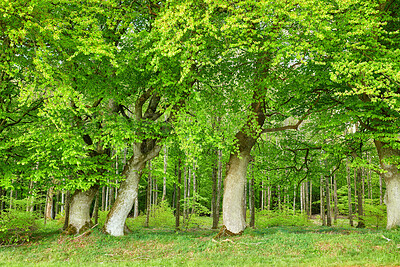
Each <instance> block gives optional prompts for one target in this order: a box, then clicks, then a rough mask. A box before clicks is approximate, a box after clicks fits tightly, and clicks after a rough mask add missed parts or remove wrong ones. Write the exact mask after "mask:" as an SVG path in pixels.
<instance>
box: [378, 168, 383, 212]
mask: <svg viewBox="0 0 400 267" xmlns="http://www.w3.org/2000/svg"><path fill="white" fill-rule="evenodd" d="M382 177H383V174H379V205H383V178H382Z"/></svg>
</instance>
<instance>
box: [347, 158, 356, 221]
mask: <svg viewBox="0 0 400 267" xmlns="http://www.w3.org/2000/svg"><path fill="white" fill-rule="evenodd" d="M346 172H347V199H348V209H349V223H350V226H354V223H353V211H352V209H353V208H352V204H351V202H352V201H351V175H350V168H349V165H348V163H347V166H346Z"/></svg>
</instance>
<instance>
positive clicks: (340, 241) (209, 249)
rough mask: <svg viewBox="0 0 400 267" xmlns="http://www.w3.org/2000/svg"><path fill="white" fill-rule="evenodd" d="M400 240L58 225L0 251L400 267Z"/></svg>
mask: <svg viewBox="0 0 400 267" xmlns="http://www.w3.org/2000/svg"><path fill="white" fill-rule="evenodd" d="M208 219H209V218H208ZM210 223H211V220H210ZM399 233H400V230H399V229H395V230H391V231H387V230H384V229H355V228H349V227H343V226H340V227H338V226H335V227H322V226H317V225H310V226H285V227H283V226H280V227H264V228H256V229H251V228H249V229H246V230H245V232H244V234H243V235H242V236H236V237H230V238H224V239H220V240H214V239H213V237H214V236H215V235H216V234H217V231H214V230H210V229H206V228H204V227H201V228H192V229H185V230H183V231H180V232H175V231H174V230H173V229H172V228H163V227H158V228H154V227H153V228H143V227H136V228H134V229H133V232H132V233H131V234H129V235H127V236H123V237H112V236H108V235H105V234H103V233H102V232H101V230H100V228H99V227H96V228H94V229H93V230H91V232H90V233H89V234H88V235H83V236H65V235H62V234H61V230H60V223H59V222H57V221H52V222H48V223H47V225H46V226H43V225H42V226H41V227H40V228H39V229H38V230H37V231H36V232H35V234H34V235H33V236H32V238H31V240H30V241H29V242H26V243H24V244H22V245H20V246H12V247H0V266H2V265H5V266H30V265H34V266H64V265H71V266H98V265H102V266H109V265H112V266H269V265H273V266H399V264H400V235H399Z"/></svg>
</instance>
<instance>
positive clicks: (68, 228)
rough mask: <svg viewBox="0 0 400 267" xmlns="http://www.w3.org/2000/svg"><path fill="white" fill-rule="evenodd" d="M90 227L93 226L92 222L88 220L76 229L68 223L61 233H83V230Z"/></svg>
mask: <svg viewBox="0 0 400 267" xmlns="http://www.w3.org/2000/svg"><path fill="white" fill-rule="evenodd" d="M91 227H93V222H92V221H88V222H86V223H85V224H84V225H83V226H82V227H81V228H80V229H79V231H78V229H77V228H76V226H74V225H72V224H70V225H68V227H67V229H65V230H64V232H63V234H64V235H76V234H81V233H84V232H85V231H87V230H89V229H90V228H91Z"/></svg>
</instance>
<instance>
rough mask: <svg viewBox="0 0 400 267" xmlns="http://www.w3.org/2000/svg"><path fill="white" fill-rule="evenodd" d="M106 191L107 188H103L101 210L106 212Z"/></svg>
mask: <svg viewBox="0 0 400 267" xmlns="http://www.w3.org/2000/svg"><path fill="white" fill-rule="evenodd" d="M106 190H107V187H106V186H103V187H102V188H101V210H102V211H105V210H106Z"/></svg>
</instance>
